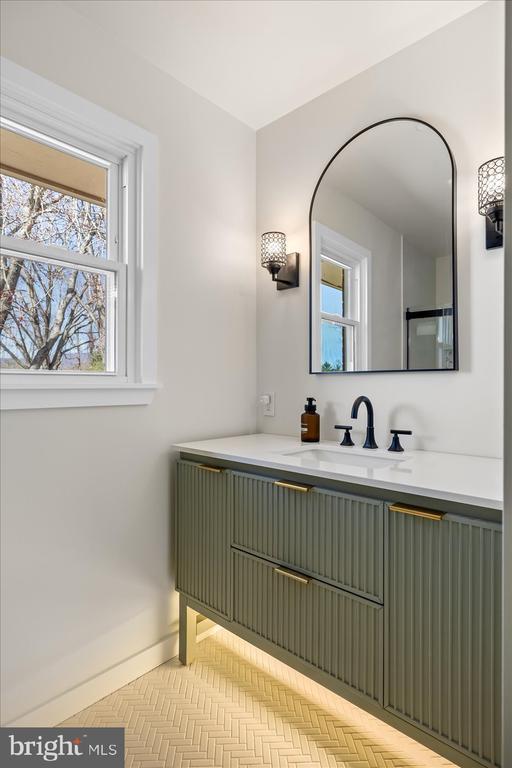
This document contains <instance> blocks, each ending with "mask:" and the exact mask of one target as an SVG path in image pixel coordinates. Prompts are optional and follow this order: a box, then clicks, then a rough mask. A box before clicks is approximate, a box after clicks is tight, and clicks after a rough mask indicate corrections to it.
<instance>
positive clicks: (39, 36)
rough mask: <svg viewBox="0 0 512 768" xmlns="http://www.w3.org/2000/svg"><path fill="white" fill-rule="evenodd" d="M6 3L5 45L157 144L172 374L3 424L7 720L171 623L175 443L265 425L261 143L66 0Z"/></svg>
mask: <svg viewBox="0 0 512 768" xmlns="http://www.w3.org/2000/svg"><path fill="white" fill-rule="evenodd" d="M2 12H3V13H2V51H3V55H4V56H6V57H7V58H10V59H12V60H14V61H15V62H17V63H18V64H20V65H22V66H24V67H27V68H29V69H32V70H33V71H35V72H37V73H38V74H40V75H42V76H43V77H46V78H48V79H50V80H53V81H54V82H56V83H58V84H59V85H62V86H64V87H66V88H68V89H70V90H72V91H74V92H75V93H78V94H79V95H80V96H83V97H85V98H88V99H90V100H91V101H94V102H96V103H97V104H100V105H101V106H103V107H105V108H106V109H109V110H111V111H113V112H115V113H117V114H119V115H122V116H123V117H125V118H127V119H129V120H131V121H133V122H136V123H138V124H140V125H142V126H143V127H144V128H146V129H148V130H149V131H152V132H153V133H155V134H156V135H157V136H158V138H159V142H160V182H159V197H160V206H159V224H160V247H159V253H158V268H159V295H158V302H159V307H158V312H159V327H158V333H159V360H158V362H159V381H160V382H161V384H162V389H161V390H160V391H159V392H158V394H157V395H156V397H155V400H154V402H153V404H152V405H150V406H148V407H133V408H101V409H97V408H83V409H71V410H67V409H64V410H51V411H31V412H19V411H18V412H11V413H7V414H5V415H4V417H3V419H2V420H3V425H2V465H1V470H2V518H3V531H2V534H3V535H2V545H3V547H4V551H3V554H2V566H3V572H2V590H3V595H2V610H3V615H2V622H1V624H2V642H1V646H2V654H3V670H2V685H3V693H4V701H3V707H2V717H3V720H4V722H7V721H10V720H12V719H13V718H19V717H20V716H21V715H23V714H24V713H26V712H27V710H29V709H32V708H34V707H38V706H39V705H41V704H43V703H44V702H47V701H49V700H51V699H53V698H54V697H59V696H60V695H61V694H63V693H64V692H65V691H68V690H72V689H75V687H76V686H79V685H80V684H81V683H83V682H84V681H86V680H88V679H90V678H92V677H94V676H95V675H97V674H98V673H101V672H103V671H104V670H106V669H108V668H109V667H110V666H111V665H115V664H117V663H119V662H120V661H122V660H123V659H127V658H128V657H131V656H133V655H134V654H138V653H139V652H140V651H142V650H143V649H146V648H148V647H150V646H152V645H153V644H155V643H157V641H159V640H160V639H161V638H162V637H165V636H167V635H168V634H169V633H170V632H171V633H172V632H173V631H174V630H175V629H176V622H177V616H178V614H177V604H176V594H175V593H173V591H172V587H173V575H172V572H173V562H172V559H171V534H170V510H171V499H172V494H173V483H172V478H171V463H172V462H171V445H172V443H173V442H176V441H179V440H184V439H193V438H204V437H207V436H215V435H225V434H236V433H244V432H251V431H254V428H255V423H254V421H255V405H254V404H255V381H256V374H255V264H254V242H255V227H254V224H255V192H254V190H255V138H254V133H253V131H252V130H250V129H249V128H247V127H246V126H244V125H242V124H241V123H239V122H238V121H236V120H235V119H233V118H232V117H230V116H229V115H227V114H226V113H225V112H223V111H221V110H220V109H218V108H217V107H215V106H213V105H212V104H211V103H209V102H208V101H206V100H205V99H203V98H201V97H199V96H197V95H196V94H195V93H193V92H192V91H191V90H189V89H187V88H186V87H184V86H182V85H180V84H179V83H178V82H176V81H175V80H173V79H172V78H171V77H169V76H167V75H164V74H163V73H162V72H160V71H159V70H157V69H155V68H153V67H151V66H150V65H148V64H146V63H144V62H142V61H138V60H136V58H135V57H134V56H133V55H131V54H130V53H128V51H126V50H125V49H123V48H122V47H121V46H120V45H117V44H116V43H115V42H113V41H112V40H111V39H109V38H108V37H107V36H106V35H104V34H103V32H102V31H101V29H99V28H98V27H94V26H92V25H90V24H89V22H87V21H86V20H85V19H84V18H82V17H81V16H78V15H77V14H76V13H75V12H74V11H73V10H72V9H71V8H70V7H69V6H66V5H65V4H62V3H58V2H41V1H39V2H4V3H2ZM165 647H166V648H173V647H174V644H173V643H172V642H171V643H170V644H169V643H168V644H167V645H166V646H165ZM155 663H157V662H155ZM135 669H136V666H135ZM133 676H136V674H132V677H133ZM114 687H116V686H114ZM78 708H80V707H78ZM55 711H57V710H55ZM59 711H60V710H59ZM68 714H71V713H68ZM34 717H35V715H34ZM25 722H27V721H25Z"/></svg>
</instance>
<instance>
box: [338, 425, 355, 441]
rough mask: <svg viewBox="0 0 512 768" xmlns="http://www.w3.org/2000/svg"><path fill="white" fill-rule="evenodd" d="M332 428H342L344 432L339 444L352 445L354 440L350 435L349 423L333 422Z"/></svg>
mask: <svg viewBox="0 0 512 768" xmlns="http://www.w3.org/2000/svg"><path fill="white" fill-rule="evenodd" d="M334 429H344V430H345V434H344V436H343V440H342V441H341V443H340V445H354V441H353V440H352V438H351V437H350V430H351V429H352V426H351V425H348V424H335V425H334Z"/></svg>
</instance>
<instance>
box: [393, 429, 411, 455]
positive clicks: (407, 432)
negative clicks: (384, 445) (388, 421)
mask: <svg viewBox="0 0 512 768" xmlns="http://www.w3.org/2000/svg"><path fill="white" fill-rule="evenodd" d="M389 431H390V433H391V434H392V435H393V439H392V441H391V445H390V446H389V448H388V451H393V452H395V453H403V450H404V449H403V448H402V445H401V443H400V437H399V435H412V429H390V430H389Z"/></svg>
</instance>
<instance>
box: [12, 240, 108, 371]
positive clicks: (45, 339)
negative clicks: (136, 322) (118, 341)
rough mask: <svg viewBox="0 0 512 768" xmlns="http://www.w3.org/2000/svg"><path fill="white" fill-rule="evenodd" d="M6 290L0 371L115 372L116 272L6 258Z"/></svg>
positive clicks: (27, 259)
mask: <svg viewBox="0 0 512 768" xmlns="http://www.w3.org/2000/svg"><path fill="white" fill-rule="evenodd" d="M0 288H1V292H0V368H2V369H13V370H52V371H91V372H99V371H109V370H112V369H113V363H112V359H113V354H112V352H113V350H112V349H111V346H112V345H111V344H110V343H109V341H108V339H109V337H111V336H112V330H113V329H112V327H111V323H112V318H113V313H112V312H110V311H109V305H110V303H111V301H112V300H113V299H112V297H113V295H114V288H115V276H114V274H113V273H111V272H106V271H103V272H101V271H99V270H86V269H76V268H74V267H71V266H64V265H61V264H57V263H55V262H54V263H47V262H45V261H38V260H35V259H29V258H18V257H16V256H5V255H3V256H2V257H1V258H0Z"/></svg>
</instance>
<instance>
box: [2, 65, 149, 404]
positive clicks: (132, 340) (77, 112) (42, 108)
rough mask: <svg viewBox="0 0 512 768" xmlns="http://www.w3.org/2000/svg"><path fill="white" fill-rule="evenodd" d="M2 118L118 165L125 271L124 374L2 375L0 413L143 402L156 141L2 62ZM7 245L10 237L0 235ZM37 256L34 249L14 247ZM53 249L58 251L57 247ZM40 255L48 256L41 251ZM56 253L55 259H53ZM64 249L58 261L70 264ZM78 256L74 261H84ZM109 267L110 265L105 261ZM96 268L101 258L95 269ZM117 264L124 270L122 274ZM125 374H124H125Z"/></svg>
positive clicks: (146, 374) (121, 257)
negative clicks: (29, 409) (121, 198)
mask: <svg viewBox="0 0 512 768" xmlns="http://www.w3.org/2000/svg"><path fill="white" fill-rule="evenodd" d="M0 65H1V80H0V92H1V113H2V117H3V118H5V119H6V120H11V121H13V122H14V123H19V124H20V125H23V126H28V127H29V128H32V129H33V130H35V131H39V132H40V133H42V134H47V135H48V136H51V137H52V138H55V139H57V140H58V141H62V142H64V143H66V144H69V145H71V146H73V147H75V146H76V147H78V148H79V149H81V150H83V151H84V152H86V153H89V154H91V155H95V156H98V157H102V158H105V159H106V160H109V161H110V162H113V163H118V164H119V163H121V165H120V168H121V169H122V173H121V175H122V178H121V179H120V180H119V182H120V189H121V190H123V200H122V206H121V211H122V221H121V222H120V223H119V227H120V233H121V238H120V239H121V247H122V248H121V250H122V253H120V254H119V259H118V262H117V264H118V268H117V273H118V275H119V276H121V279H123V278H122V275H123V274H124V273H125V272H126V280H127V306H126V318H122V317H119V318H118V321H119V322H120V323H122V325H123V328H122V333H121V334H120V336H121V337H122V336H123V335H126V343H125V344H123V346H124V348H125V350H126V363H125V364H123V365H125V374H126V375H120V373H118V374H108V373H105V374H90V373H89V374H88V373H65V372H63V371H62V372H45V373H38V372H35V371H34V372H24V373H19V374H17V373H13V372H12V371H10V372H6V371H4V372H2V373H0V407H1V409H2V410H18V409H25V408H70V407H77V406H80V407H81V406H108V405H146V404H148V403H149V402H151V400H152V398H153V395H154V392H155V390H156V389H157V388H158V384H157V383H156V382H157V378H156V376H157V338H156V332H157V308H156V299H157V197H156V190H157V151H158V146H157V139H156V137H155V136H154V135H153V134H151V133H149V132H148V131H146V130H144V129H143V128H140V127H139V126H137V125H135V124H134V123H130V122H128V121H127V120H124V119H123V118H121V117H118V116H117V115H114V114H112V113H110V112H107V111H106V110H104V109H102V108H101V107H99V106H97V105H95V104H93V103H92V102H89V101H87V100H85V99H82V98H81V97H79V96H76V95H75V94H73V93H71V92H70V91H67V90H65V89H64V88H61V87H60V86H58V85H55V84H54V83H51V82H50V81H49V80H46V79H44V78H42V77H40V76H39V75H36V74H34V73H33V72H30V71H29V70H27V69H24V68H23V67H20V66H18V65H17V64H14V62H11V61H9V60H8V59H5V58H3V57H2V58H0ZM2 240H3V245H4V246H6V247H8V246H9V242H8V241H10V240H11V241H12V238H5V239H4V238H2ZM25 246H26V249H27V252H30V253H34V254H35V253H36V251H37V253H39V250H38V247H37V244H34V243H30V244H29V245H27V244H25V245H23V244H22V245H21V247H20V241H17V244H16V250H18V251H19V250H23V249H24V247H25ZM56 251H58V249H56ZM45 252H46V253H49V250H48V247H47V246H45ZM52 255H56V254H52ZM68 256H69V254H68V252H65V255H64V254H62V253H61V259H64V260H65V261H68V260H69V259H68ZM86 260H87V259H86V257H80V263H81V264H85V263H86ZM108 264H109V268H111V266H112V262H110V261H109V262H108ZM91 266H95V267H96V268H98V269H102V260H101V259H95V260H94V264H92V263H91ZM123 266H124V267H125V268H124V269H123ZM123 374H124V372H123Z"/></svg>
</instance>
